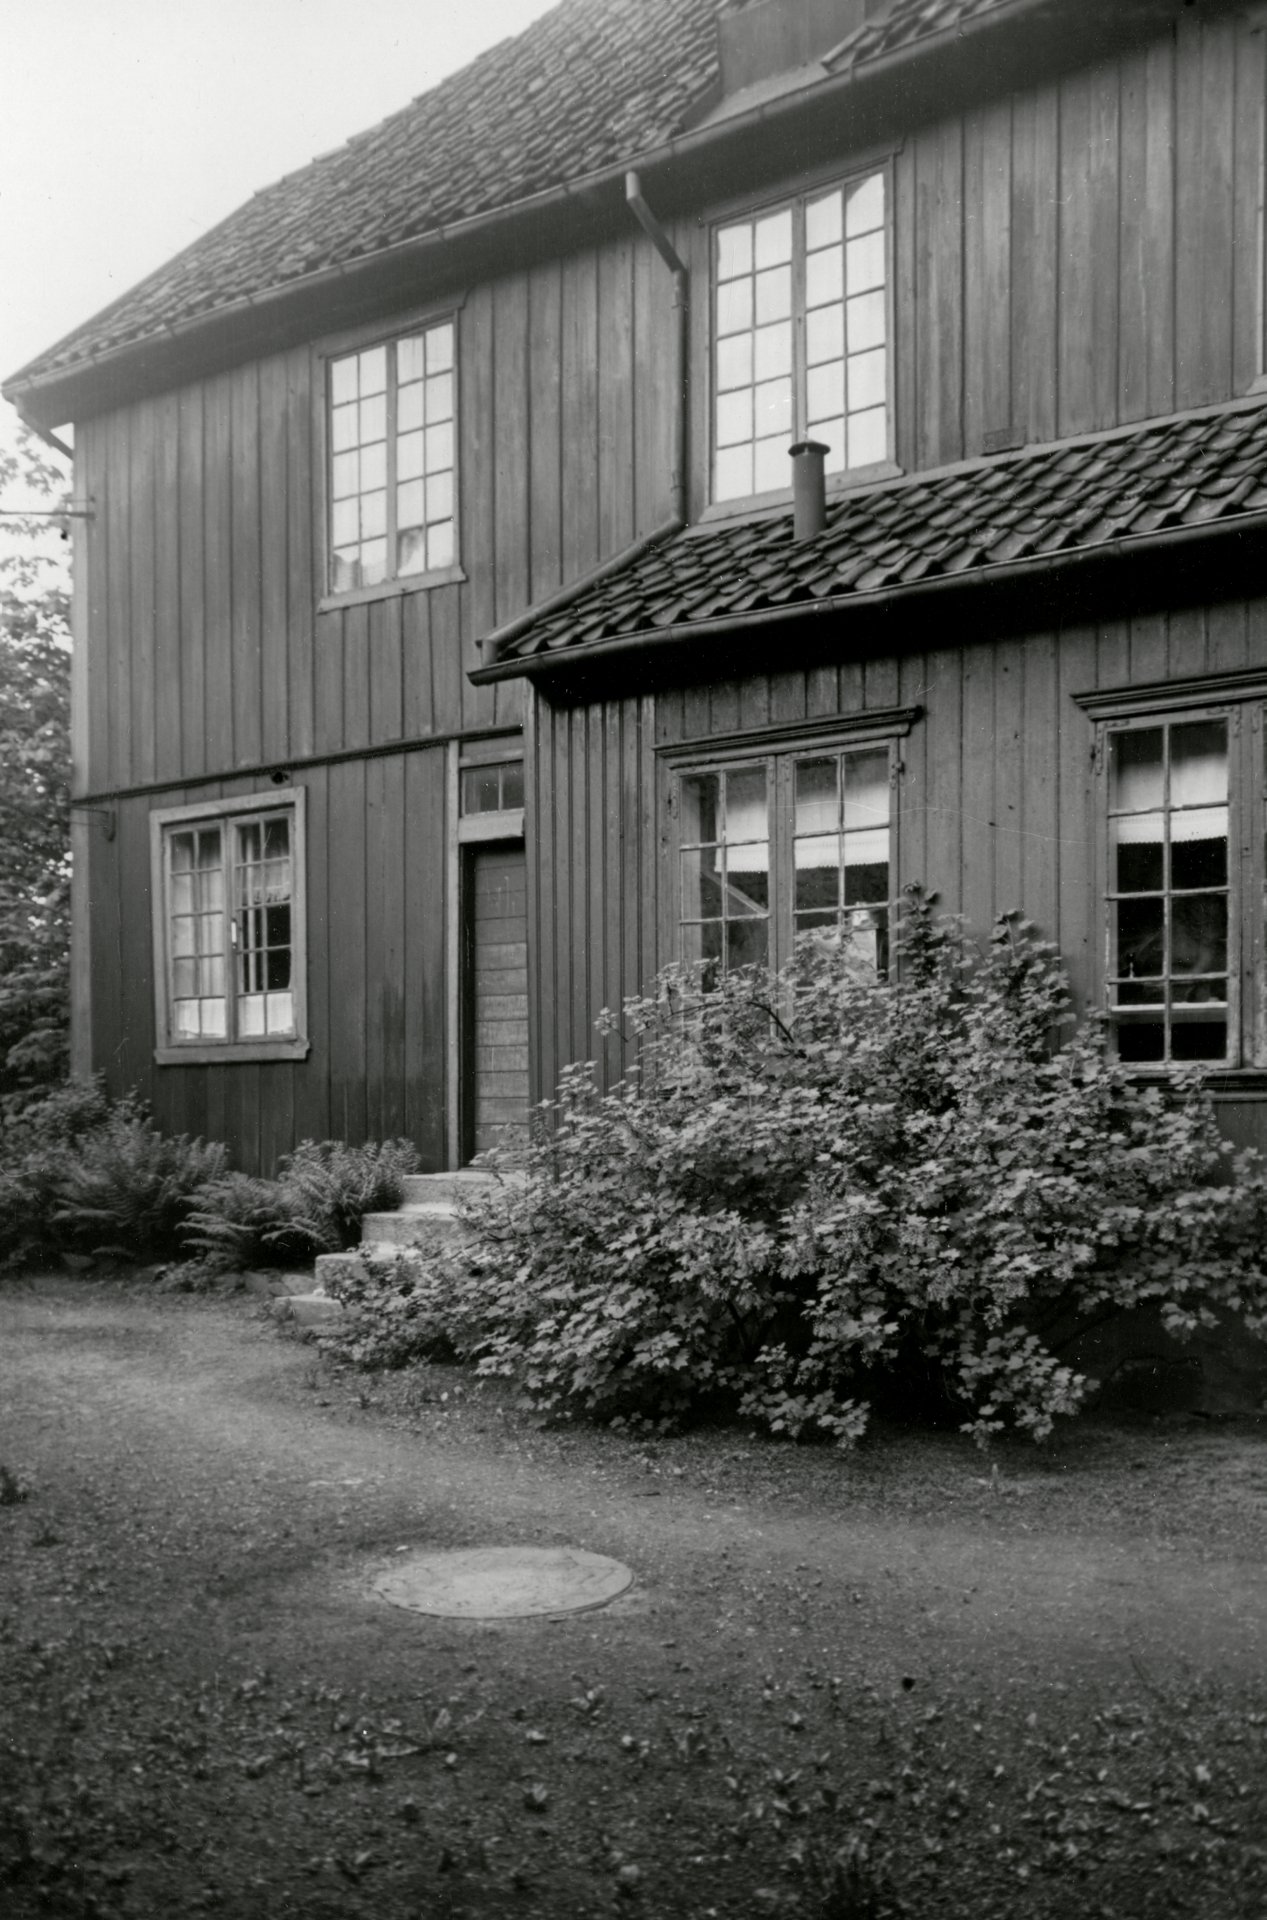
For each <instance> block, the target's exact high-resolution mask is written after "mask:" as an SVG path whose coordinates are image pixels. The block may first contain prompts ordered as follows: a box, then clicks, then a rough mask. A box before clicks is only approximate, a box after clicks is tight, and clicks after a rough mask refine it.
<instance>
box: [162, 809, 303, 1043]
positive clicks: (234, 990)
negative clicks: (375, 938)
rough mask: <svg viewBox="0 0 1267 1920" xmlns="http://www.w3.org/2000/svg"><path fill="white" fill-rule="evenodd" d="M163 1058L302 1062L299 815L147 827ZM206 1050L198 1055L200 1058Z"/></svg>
mask: <svg viewBox="0 0 1267 1920" xmlns="http://www.w3.org/2000/svg"><path fill="white" fill-rule="evenodd" d="M153 822H154V868H155V876H154V877H155V888H154V899H155V970H156V975H157V985H158V1053H159V1058H160V1059H163V1058H164V1057H167V1058H182V1057H187V1056H188V1054H189V1052H190V1051H191V1050H192V1051H193V1052H195V1053H196V1054H199V1055H201V1056H202V1057H216V1056H217V1055H219V1054H220V1053H221V1052H222V1050H226V1049H242V1050H244V1052H245V1053H246V1054H248V1055H250V1056H253V1057H260V1056H261V1054H267V1053H268V1051H269V1050H270V1049H275V1050H280V1051H279V1054H278V1057H284V1058H294V1057H296V1054H297V1052H301V1051H303V1050H305V1043H304V1032H303V1026H304V992H303V978H304V967H303V936H304V927H303V912H302V906H303V885H302V877H301V868H300V860H301V839H302V807H301V805H300V803H299V801H298V800H297V799H296V800H292V801H291V802H290V803H289V804H287V805H284V806H267V807H261V806H260V805H259V802H258V801H256V802H254V803H248V805H247V806H246V807H245V808H242V807H237V806H234V805H233V804H232V803H230V804H229V808H228V810H226V811H225V812H224V813H220V812H219V811H218V810H217V809H216V808H214V807H212V808H208V809H207V811H206V814H205V815H204V816H203V817H199V815H198V809H196V808H195V809H190V808H178V809H175V810H174V811H173V812H171V813H159V814H156V815H154V816H153ZM204 1050H205V1051H204Z"/></svg>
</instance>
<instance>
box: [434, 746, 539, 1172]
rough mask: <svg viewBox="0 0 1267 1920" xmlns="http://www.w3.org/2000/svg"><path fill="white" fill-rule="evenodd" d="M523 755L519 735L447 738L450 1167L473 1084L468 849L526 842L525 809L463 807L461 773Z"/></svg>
mask: <svg viewBox="0 0 1267 1920" xmlns="http://www.w3.org/2000/svg"><path fill="white" fill-rule="evenodd" d="M522 758H523V734H522V733H521V732H516V733H511V734H506V733H502V734H495V735H488V734H485V735H482V736H481V737H479V738H478V739H467V740H451V741H450V742H449V752H448V768H447V780H446V789H447V791H446V796H445V802H446V804H445V811H446V815H447V818H448V820H449V822H450V829H449V835H448V859H447V862H446V868H447V871H446V876H445V902H444V918H445V983H446V992H445V1001H446V1006H445V1025H446V1027H447V1030H448V1045H447V1048H446V1061H445V1080H446V1087H445V1136H446V1141H445V1144H446V1159H447V1162H448V1166H449V1170H450V1171H451V1172H456V1171H457V1170H458V1169H459V1168H460V1167H462V1166H463V1165H465V1164H466V1143H467V1139H468V1116H469V1113H470V1109H471V1101H472V1097H473V1092H474V1089H473V1087H472V1086H471V1084H470V1080H469V1077H468V1072H467V1063H468V1055H469V1044H468V1037H467V1028H468V1026H469V1024H470V1016H469V1011H468V996H467V992H466V981H467V975H468V972H469V949H470V947H471V944H472V937H471V933H470V928H471V926H472V924H473V913H472V900H471V891H470V881H469V873H470V868H471V865H472V861H471V858H470V855H471V850H472V849H474V848H476V847H481V846H488V845H489V844H490V843H491V844H500V845H503V846H515V845H518V846H521V847H522V846H523V845H524V811H523V808H522V807H513V808H507V809H506V810H505V811H504V812H500V813H472V814H463V812H462V773H463V770H464V769H465V768H467V767H479V766H488V765H490V764H491V763H494V762H497V761H507V760H521V759H522Z"/></svg>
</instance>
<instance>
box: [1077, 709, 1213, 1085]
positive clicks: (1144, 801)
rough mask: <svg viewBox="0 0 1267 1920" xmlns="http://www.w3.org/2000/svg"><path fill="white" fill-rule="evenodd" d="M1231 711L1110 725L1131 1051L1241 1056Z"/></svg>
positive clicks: (1121, 1008)
mask: <svg viewBox="0 0 1267 1920" xmlns="http://www.w3.org/2000/svg"><path fill="white" fill-rule="evenodd" d="M1229 747H1230V724H1229V720H1228V718H1227V717H1226V716H1220V717H1217V718H1216V717H1211V718H1208V719H1206V718H1201V719H1187V718H1184V719H1174V720H1163V721H1159V722H1158V723H1157V724H1156V725H1152V726H1135V727H1126V728H1122V729H1120V730H1115V731H1113V732H1111V733H1110V734H1109V736H1108V749H1109V756H1108V781H1109V797H1108V825H1109V890H1108V902H1109V1005H1110V1009H1111V1016H1112V1021H1113V1027H1114V1031H1115V1034H1116V1040H1117V1051H1118V1053H1119V1055H1120V1057H1121V1058H1122V1059H1123V1060H1130V1061H1137V1062H1139V1063H1141V1064H1163V1063H1166V1062H1187V1061H1204V1062H1206V1063H1207V1064H1226V1063H1228V1062H1229V1061H1230V1060H1231V1059H1232V1058H1233V1051H1234V1038H1235V1036H1234V1033H1233V1026H1232V1015H1233V1011H1234V1008H1233V999H1234V996H1233V993H1232V986H1233V978H1234V971H1235V965H1236V960H1235V951H1236V947H1237V944H1238V943H1237V941H1236V939H1235V937H1234V935H1235V927H1234V921H1233V899H1232V889H1231V881H1232V863H1231V861H1230V859H1229V834H1230V825H1231V804H1230V803H1231V800H1232V782H1231V778H1230V772H1231V769H1230V754H1229Z"/></svg>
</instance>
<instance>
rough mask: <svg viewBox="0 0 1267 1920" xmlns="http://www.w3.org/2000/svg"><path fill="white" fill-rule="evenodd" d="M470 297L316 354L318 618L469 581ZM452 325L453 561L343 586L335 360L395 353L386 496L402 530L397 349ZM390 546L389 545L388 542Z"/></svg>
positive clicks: (335, 342) (334, 342)
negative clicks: (337, 572) (466, 422)
mask: <svg viewBox="0 0 1267 1920" xmlns="http://www.w3.org/2000/svg"><path fill="white" fill-rule="evenodd" d="M465 300H466V295H465V294H464V293H459V294H455V295H454V296H453V297H452V298H451V299H450V300H449V301H447V302H446V303H445V304H443V305H441V306H437V307H429V308H426V309H425V310H423V311H420V312H414V313H409V314H406V315H404V316H403V317H399V318H397V319H396V320H394V321H393V323H392V324H391V326H390V327H384V326H382V325H381V324H380V325H378V326H376V327H372V328H367V327H361V328H358V329H356V330H354V331H352V332H348V333H343V334H338V335H335V336H333V337H332V338H330V339H328V340H326V341H324V342H323V343H322V344H321V346H320V347H319V348H318V349H317V377H316V378H315V379H314V381H313V413H314V428H315V431H314V445H315V446H316V449H317V457H318V462H319V484H318V487H317V489H316V535H317V564H318V569H319V572H318V583H319V592H318V596H317V611H318V613H327V612H331V611H333V610H336V609H338V608H341V607H355V606H363V605H366V604H367V603H369V602H371V601H375V600H386V599H391V598H393V597H395V596H399V595H402V594H406V593H418V592H425V591H426V590H427V589H428V588H431V587H439V586H448V585H452V584H460V583H462V582H463V581H465V579H466V577H467V576H466V573H465V572H464V570H463V567H462V441H461V428H462V326H461V316H462V309H463V307H464V305H465ZM446 324H448V325H451V326H452V328H453V559H452V562H451V563H450V564H449V565H448V566H445V567H434V568H432V569H431V570H430V571H426V570H424V571H422V572H420V573H394V572H393V573H389V574H388V575H387V576H386V578H384V579H382V580H377V581H375V582H373V584H372V585H369V586H358V587H336V586H335V585H334V584H333V578H334V539H333V514H334V488H333V480H334V467H333V459H334V447H333V423H332V413H333V398H332V382H333V366H334V362H335V361H336V360H343V359H347V358H348V357H349V356H350V355H352V354H356V353H366V352H368V351H369V350H370V349H371V348H373V347H378V346H381V347H385V348H386V349H387V350H388V361H389V371H388V388H387V391H388V393H389V395H390V398H391V405H390V406H389V410H388V420H387V435H386V444H387V449H388V453H387V460H388V470H387V491H388V495H389V515H388V528H389V530H390V529H392V528H394V526H395V504H394V488H395V467H396V445H395V442H396V433H395V418H396V415H395V394H396V388H397V378H396V365H397V353H396V350H397V347H398V345H399V343H400V342H401V341H402V340H407V339H412V338H414V337H416V336H419V335H422V334H425V333H426V332H427V331H428V330H429V329H430V328H432V327H439V326H444V325H446ZM389 544H390V542H389Z"/></svg>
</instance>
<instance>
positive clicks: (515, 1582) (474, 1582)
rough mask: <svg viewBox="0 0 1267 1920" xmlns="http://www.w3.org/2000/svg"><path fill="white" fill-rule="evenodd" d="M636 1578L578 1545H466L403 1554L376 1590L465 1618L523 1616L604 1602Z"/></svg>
mask: <svg viewBox="0 0 1267 1920" xmlns="http://www.w3.org/2000/svg"><path fill="white" fill-rule="evenodd" d="M632 1581H633V1574H632V1573H631V1571H630V1570H629V1568H628V1567H626V1566H622V1564H621V1562H620V1561H619V1560H609V1559H608V1558H607V1557H606V1555H605V1554H601V1553H586V1552H585V1551H584V1550H583V1549H582V1548H580V1547H466V1548H459V1549H456V1550H454V1551H452V1552H447V1553H438V1552H428V1551H426V1550H422V1551H420V1552H418V1553H410V1554H408V1555H402V1556H401V1558H400V1559H399V1560H398V1561H397V1562H396V1564H395V1566H392V1567H389V1568H388V1569H387V1570H386V1572H384V1573H380V1574H378V1575H376V1577H375V1578H374V1580H373V1581H372V1582H371V1586H372V1589H373V1591H374V1592H375V1593H376V1594H377V1595H378V1596H379V1598H380V1599H382V1600H387V1601H390V1603H391V1605H392V1606H394V1607H408V1608H410V1610H411V1611H412V1612H414V1613H436V1614H444V1615H446V1616H448V1617H450V1618H454V1619H462V1620H521V1619H524V1618H525V1617H526V1616H528V1615H530V1614H535V1613H584V1612H585V1611H586V1610H587V1609H589V1608H592V1607H605V1606H606V1605H607V1602H608V1601H609V1600H614V1599H615V1598H616V1595H617V1594H618V1593H623V1592H624V1591H625V1588H626V1587H628V1586H630V1585H631V1584H632Z"/></svg>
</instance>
